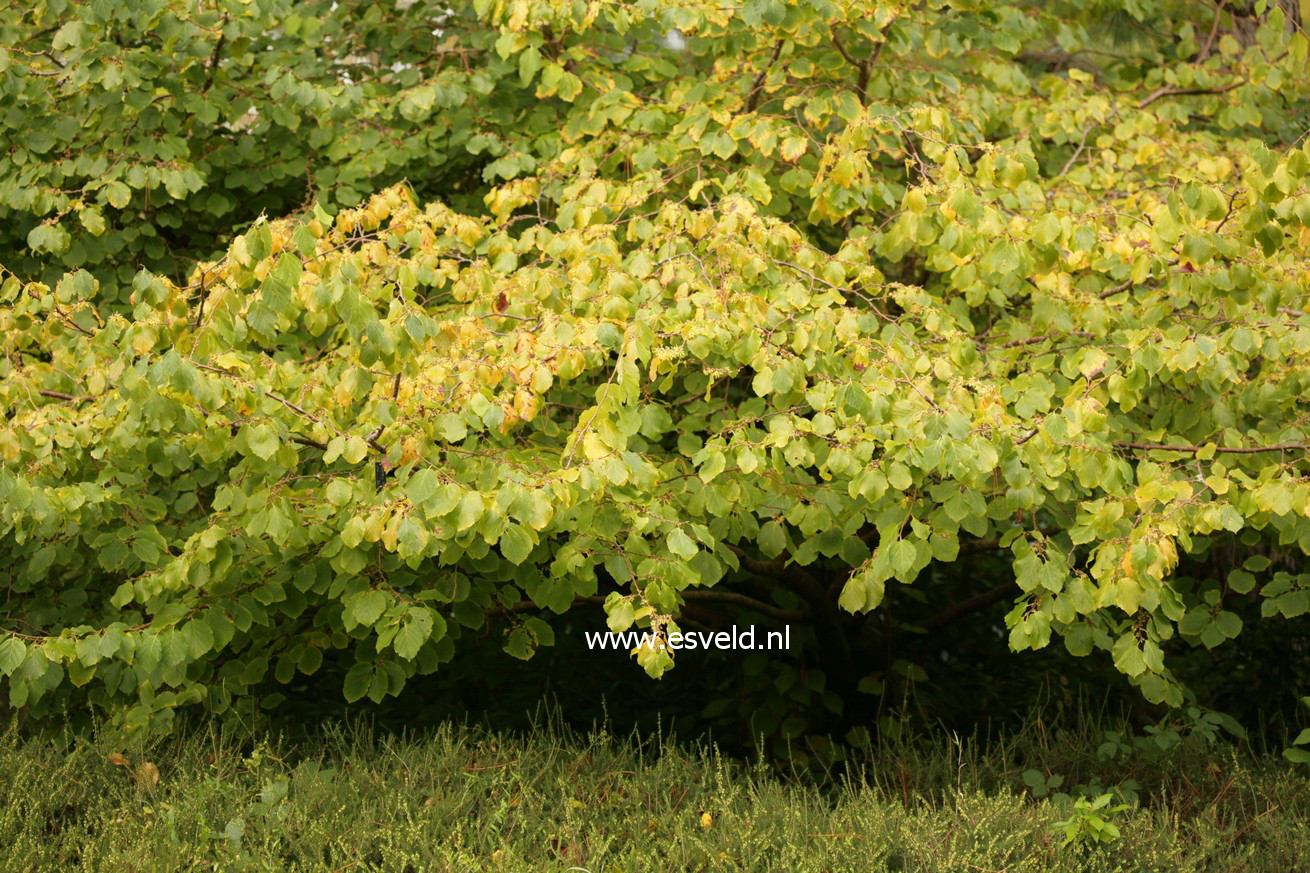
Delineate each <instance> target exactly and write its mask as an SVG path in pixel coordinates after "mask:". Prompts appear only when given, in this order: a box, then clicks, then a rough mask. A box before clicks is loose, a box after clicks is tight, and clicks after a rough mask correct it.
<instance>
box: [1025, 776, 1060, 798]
mask: <svg viewBox="0 0 1310 873" xmlns="http://www.w3.org/2000/svg"><path fill="white" fill-rule="evenodd" d="M1023 783H1024V784H1025V785H1027V786H1028V790H1029V791H1030V792H1032V795H1033V797H1034V798H1036V799H1037V800H1042V799H1043V798H1048V797H1049V798H1050V799H1052V800H1056V801H1059V800H1068V799H1069V795H1067V794H1063V793H1053V792H1054V791H1055V789H1057V788H1059V787H1060V786H1061V785H1063V784H1064V777H1063V776H1061V775H1060V774H1059V773H1053V774H1051V775H1049V776H1048V775H1046V774H1045V773H1043V772H1042V771H1041V770H1025V771H1023Z"/></svg>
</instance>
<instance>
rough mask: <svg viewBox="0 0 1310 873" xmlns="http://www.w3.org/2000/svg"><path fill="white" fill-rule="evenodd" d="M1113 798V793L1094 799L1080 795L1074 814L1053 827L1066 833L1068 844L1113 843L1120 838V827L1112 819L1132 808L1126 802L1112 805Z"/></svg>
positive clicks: (1065, 841)
mask: <svg viewBox="0 0 1310 873" xmlns="http://www.w3.org/2000/svg"><path fill="white" fill-rule="evenodd" d="M1113 800H1114V795H1113V794H1102V795H1099V796H1098V797H1097V798H1096V799H1094V800H1093V799H1091V798H1088V797H1080V798H1078V799H1077V800H1076V801H1074V805H1073V814H1072V815H1070V816H1069V817H1068V818H1067V819H1065V820H1064V821H1057V822H1055V823H1054V824H1052V825H1051V828H1052V829H1054V830H1056V831H1059V832H1063V833H1064V845H1066V846H1068V845H1071V844H1076V845H1092V844H1099V843H1112V842H1114V841H1115V840H1117V839H1119V828H1118V827H1116V826H1115V824H1114V822H1113V821H1111V819H1112V818H1113V817H1115V816H1117V815H1118V814H1119V813H1121V812H1123V811H1124V810H1126V809H1129V808H1130V807H1129V805H1128V804H1126V803H1118V804H1115V805H1114V806H1111V805H1110V803H1111V802H1112V801H1113Z"/></svg>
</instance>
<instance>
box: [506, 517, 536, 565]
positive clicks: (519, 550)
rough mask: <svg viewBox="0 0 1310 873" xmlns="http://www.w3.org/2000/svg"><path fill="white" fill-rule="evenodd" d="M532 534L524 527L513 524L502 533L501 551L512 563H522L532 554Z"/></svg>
mask: <svg viewBox="0 0 1310 873" xmlns="http://www.w3.org/2000/svg"><path fill="white" fill-rule="evenodd" d="M532 547H533V542H532V535H531V534H529V533H528V532H527V530H525V529H524V528H523V527H521V526H519V525H517V524H511V525H509V526H508V527H506V528H505V530H504V532H503V533H501V535H500V553H501V554H502V555H504V556H505V558H506V560H508V561H509V562H510V563H512V564H515V565H518V564H522V563H523V562H524V561H526V560H527V559H528V556H529V555H531V554H532Z"/></svg>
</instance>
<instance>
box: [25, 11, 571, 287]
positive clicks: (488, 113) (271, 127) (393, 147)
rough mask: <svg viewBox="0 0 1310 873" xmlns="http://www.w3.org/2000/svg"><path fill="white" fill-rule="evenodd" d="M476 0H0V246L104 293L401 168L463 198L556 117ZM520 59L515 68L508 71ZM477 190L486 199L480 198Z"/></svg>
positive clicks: (39, 275) (368, 187) (526, 155)
mask: <svg viewBox="0 0 1310 873" xmlns="http://www.w3.org/2000/svg"><path fill="white" fill-rule="evenodd" d="M469 16H471V10H469V9H468V8H467V7H465V6H462V5H461V6H460V7H459V11H456V10H455V9H453V8H452V9H447V8H444V7H436V6H434V5H433V4H431V3H426V2H424V3H414V2H410V3H387V4H380V5H379V4H375V3H372V2H361V0H344V2H343V0H310V2H292V0H258V2H253V3H252V2H247V0H205V2H200V3H197V2H194V0H185V2H183V0H143V2H132V3H105V2H92V3H88V2H81V0H74V2H66V0H52V2H40V3H29V2H3V3H0V118H3V124H0V150H3V152H4V153H5V154H6V157H7V160H6V161H4V162H3V164H0V263H3V264H5V265H6V266H8V267H9V268H10V269H12V270H15V271H16V272H18V273H20V274H22V275H24V276H27V277H30V278H33V279H42V280H44V281H47V282H50V283H53V281H54V280H55V279H57V278H58V276H59V275H60V273H61V272H63V271H64V270H66V269H77V268H85V269H87V270H88V271H90V272H92V273H93V274H94V275H96V276H97V277H98V278H99V279H100V280H101V281H102V283H103V285H102V288H101V292H100V298H101V301H102V302H116V301H119V300H126V298H127V295H128V293H130V283H131V278H132V275H133V274H134V273H135V272H136V271H137V270H138V269H139V268H140V267H142V266H145V267H147V268H149V269H151V270H154V271H156V272H161V273H163V274H165V275H168V276H170V277H172V278H174V279H175V280H177V281H179V282H184V281H185V279H186V276H187V274H188V273H189V272H190V270H191V268H192V266H193V265H194V263H195V260H196V259H197V258H202V257H203V258H209V257H214V256H216V255H217V254H218V253H219V252H221V251H222V249H223V248H224V247H225V246H226V244H227V242H228V241H229V240H230V238H231V231H232V228H233V226H234V225H237V224H245V223H248V222H250V221H251V220H253V219H254V218H255V217H257V216H258V215H259V214H260V212H262V211H266V212H268V213H269V214H273V215H283V214H286V213H289V212H291V211H293V210H296V209H300V208H303V207H304V206H305V205H307V204H308V203H310V202H311V201H313V200H315V199H316V198H317V199H319V200H320V201H322V202H324V203H337V204H346V205H349V206H354V205H357V204H358V203H359V202H360V200H361V199H363V198H364V197H365V196H367V195H368V194H371V193H372V192H373V191H375V190H377V189H378V188H380V187H382V186H383V185H385V184H390V183H391V182H394V181H396V180H398V179H400V178H408V179H409V180H410V181H411V182H412V183H413V184H414V185H416V186H417V187H418V189H419V190H420V191H421V192H423V193H424V194H433V195H439V196H442V197H444V198H454V199H456V200H461V201H462V200H463V199H464V198H466V197H469V196H471V195H473V194H476V193H477V192H478V190H479V189H480V188H482V187H483V184H482V175H483V174H484V173H485V175H486V177H487V178H488V179H496V178H508V177H510V176H512V175H515V174H517V173H519V172H522V171H527V170H531V169H532V168H533V167H534V162H533V159H532V157H531V150H532V148H533V140H534V138H535V136H536V132H537V131H541V130H546V129H549V128H550V127H551V126H552V125H553V124H554V119H553V115H552V113H551V112H550V107H549V106H548V105H546V104H542V103H540V102H538V101H534V100H533V99H532V94H531V89H530V88H525V87H523V86H522V85H521V84H520V81H519V78H518V76H517V69H516V68H514V67H513V66H512V65H511V64H509V63H508V62H506V61H503V60H502V59H501V58H500V57H499V56H497V55H496V54H495V53H494V52H493V51H491V46H492V45H493V43H494V41H495V38H496V37H495V33H494V31H491V30H488V29H486V28H471V27H470V24H471V22H470V21H469V20H468V18H469ZM511 73H513V75H511ZM468 202H470V203H477V198H476V197H474V198H473V199H472V200H469V201H468Z"/></svg>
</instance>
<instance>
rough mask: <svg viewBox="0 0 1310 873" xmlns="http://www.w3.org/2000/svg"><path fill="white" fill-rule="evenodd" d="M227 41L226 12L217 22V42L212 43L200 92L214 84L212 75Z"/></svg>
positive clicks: (215, 70)
mask: <svg viewBox="0 0 1310 873" xmlns="http://www.w3.org/2000/svg"><path fill="white" fill-rule="evenodd" d="M226 42H227V13H226V12H224V13H223V20H222V22H221V23H220V24H219V31H218V42H216V43H214V53H213V54H212V55H210V56H209V72H208V73H207V74H206V75H205V84H204V85H203V86H201V88H200V93H201V94H204V93H205V92H207V91H208V90H209V89H210V86H212V85H213V84H214V75H215V74H216V73H218V62H219V59H220V58H221V56H222V54H223V45H224V44H225V43H226Z"/></svg>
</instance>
